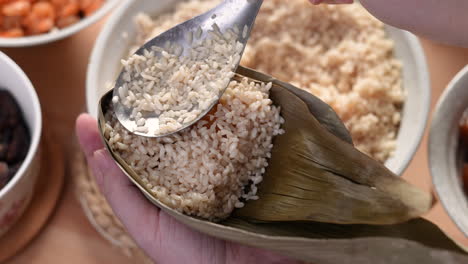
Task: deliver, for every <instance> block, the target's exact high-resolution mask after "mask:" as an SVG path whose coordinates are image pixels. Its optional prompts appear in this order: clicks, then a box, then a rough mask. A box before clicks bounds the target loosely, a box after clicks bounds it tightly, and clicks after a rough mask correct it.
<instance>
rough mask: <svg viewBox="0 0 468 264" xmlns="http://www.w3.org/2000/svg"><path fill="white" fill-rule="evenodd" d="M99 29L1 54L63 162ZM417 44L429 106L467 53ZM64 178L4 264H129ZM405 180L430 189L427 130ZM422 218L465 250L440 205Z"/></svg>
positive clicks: (68, 178) (80, 108)
mask: <svg viewBox="0 0 468 264" xmlns="http://www.w3.org/2000/svg"><path fill="white" fill-rule="evenodd" d="M102 24H103V21H101V22H100V23H98V24H96V25H94V26H92V27H90V28H87V29H86V30H84V31H82V32H80V33H78V34H76V35H74V36H73V37H71V38H68V39H65V40H62V41H59V42H56V43H52V44H48V45H44V46H38V47H31V48H21V49H3V48H2V49H0V50H1V51H3V52H5V53H6V54H8V55H9V56H10V57H12V58H13V59H14V60H15V61H16V62H17V63H18V64H19V65H20V66H21V67H22V68H23V70H24V71H25V72H26V74H27V75H28V76H29V78H30V79H31V81H32V82H33V84H34V86H35V87H36V90H37V92H38V94H39V98H40V101H41V105H42V109H43V116H44V118H45V125H44V130H46V131H47V132H48V133H53V135H54V138H55V139H56V140H57V141H58V142H59V143H60V144H61V145H62V146H63V148H64V154H63V155H65V157H66V160H68V161H70V159H69V157H70V151H71V147H72V146H71V145H72V144H71V142H72V140H73V139H74V121H75V118H76V116H77V115H78V114H79V113H80V112H82V111H84V109H85V108H84V105H85V76H86V68H87V63H88V58H89V56H90V53H91V49H92V47H93V44H94V41H95V39H96V36H97V34H98V33H99V30H100V28H101V27H102ZM422 44H423V46H424V50H425V52H426V56H427V59H428V63H429V68H430V73H431V82H432V106H434V105H435V103H436V101H437V99H438V98H439V96H440V94H441V93H442V91H443V90H444V88H445V86H446V85H447V83H448V82H449V81H450V79H451V78H452V77H453V76H454V75H455V74H456V73H457V72H458V71H459V70H460V69H461V68H462V67H463V66H465V65H466V64H468V49H461V48H454V47H448V46H443V45H439V44H435V43H433V42H431V41H427V40H422ZM67 167H68V168H69V164H67ZM65 177H66V186H65V190H64V192H63V195H62V198H61V200H60V201H59V204H58V206H57V209H56V212H55V213H54V215H52V216H51V219H50V221H49V223H48V224H47V226H46V227H45V228H44V229H43V231H42V232H41V233H40V234H39V236H38V237H36V238H35V239H34V240H33V241H32V243H31V244H30V245H29V246H27V247H26V248H25V249H24V250H23V251H21V252H20V253H19V254H18V255H17V256H15V257H14V258H12V259H10V261H8V263H10V264H20V263H25V264H26V263H28V264H29V263H36V264H41V263H47V264H54V263H68V264H74V263H80V264H81V263H86V264H98V263H99V264H101V263H114V264H120V263H122V264H123V263H132V262H131V261H130V260H129V259H127V258H126V257H124V255H123V254H122V253H121V252H120V251H119V250H118V249H116V248H114V247H112V246H111V245H110V244H109V243H108V242H107V241H106V240H104V239H103V238H101V237H100V236H99V234H98V233H97V232H96V231H95V230H94V229H93V227H92V226H91V225H90V224H89V223H88V221H87V219H86V217H85V215H84V214H83V212H82V210H81V208H80V205H79V204H78V201H77V199H76V198H75V194H74V192H73V188H72V186H71V177H72V175H71V174H70V173H69V169H68V170H67V173H66V175H65ZM404 178H406V179H407V180H409V181H410V182H412V183H413V184H415V185H417V186H419V187H421V188H423V189H425V190H427V191H431V190H432V187H431V178H430V174H429V169H428V161H427V131H426V134H425V136H424V139H423V141H422V143H421V146H420V147H419V149H418V152H417V154H416V156H415V158H414V160H413V161H412V163H411V165H410V166H409V168H408V169H407V170H406V172H405V174H404ZM427 218H428V219H430V220H431V221H433V222H434V223H436V224H437V225H439V226H440V227H441V228H442V229H443V230H445V232H447V233H448V234H449V235H451V236H452V237H453V238H454V239H455V240H457V241H459V242H460V243H462V244H464V245H466V246H468V238H467V237H465V236H464V235H463V234H462V233H461V232H460V231H458V229H457V228H456V226H455V225H454V223H453V222H452V221H451V220H450V218H449V217H448V215H447V214H446V213H445V211H444V209H443V208H442V206H441V205H440V203H437V205H436V206H435V207H434V209H432V211H431V212H430V213H429V214H428V215H427Z"/></svg>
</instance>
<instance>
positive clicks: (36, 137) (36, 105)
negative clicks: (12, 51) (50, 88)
mask: <svg viewBox="0 0 468 264" xmlns="http://www.w3.org/2000/svg"><path fill="white" fill-rule="evenodd" d="M0 61H3V62H4V63H5V64H6V65H8V66H9V67H10V68H12V69H13V70H14V71H15V72H16V74H17V75H18V76H19V77H20V78H21V80H22V81H23V83H24V84H25V87H26V89H27V91H28V94H29V96H30V97H31V101H32V108H33V109H34V117H33V118H34V120H37V122H36V126H35V127H31V129H30V130H31V131H30V135H31V144H30V145H29V149H28V154H27V155H26V158H25V159H24V161H23V163H22V164H21V166H20V168H19V169H18V171H17V172H16V173H15V175H14V176H13V178H12V179H11V180H10V181H9V182H8V183H7V184H6V185H5V186H4V187H3V188H2V189H0V199H1V198H2V197H3V196H4V195H5V194H6V193H8V192H9V191H10V190H11V189H13V187H14V186H15V185H16V184H17V183H18V181H19V180H20V178H21V177H22V176H23V175H24V173H25V171H26V169H27V167H28V166H29V165H30V164H31V162H32V161H33V159H34V158H35V156H36V154H37V149H38V147H39V142H40V140H41V134H42V112H41V104H40V102H39V97H38V96H37V93H36V90H35V89H34V86H33V85H32V83H31V80H29V78H28V76H27V75H26V73H24V71H23V70H22V69H21V68H20V67H19V66H18V64H16V63H15V62H14V61H13V60H12V59H11V58H10V57H8V56H7V55H6V54H5V53H3V52H1V51H0ZM20 107H22V106H20Z"/></svg>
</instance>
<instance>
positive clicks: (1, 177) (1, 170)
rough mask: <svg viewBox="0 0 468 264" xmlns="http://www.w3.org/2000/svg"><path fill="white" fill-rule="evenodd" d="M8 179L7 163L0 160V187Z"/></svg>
mask: <svg viewBox="0 0 468 264" xmlns="http://www.w3.org/2000/svg"><path fill="white" fill-rule="evenodd" d="M9 179H10V177H9V175H8V164H6V163H5V162H1V161H0V189H1V188H3V187H4V186H5V185H6V184H7V182H8V180H9Z"/></svg>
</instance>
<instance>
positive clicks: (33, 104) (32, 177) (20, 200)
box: [0, 52, 42, 236]
mask: <svg viewBox="0 0 468 264" xmlns="http://www.w3.org/2000/svg"><path fill="white" fill-rule="evenodd" d="M0 88H1V89H6V90H8V91H10V93H11V94H12V95H13V97H14V98H15V99H16V101H17V103H18V104H19V107H20V108H21V110H22V111H23V117H24V119H25V121H26V123H27V125H28V128H29V131H30V135H31V145H30V146H29V150H28V154H27V155H26V158H25V160H24V161H23V164H22V165H21V167H20V168H19V170H18V172H17V173H16V174H15V175H14V176H13V178H12V179H11V180H10V181H9V182H8V183H7V185H6V186H4V187H3V188H2V189H0V236H1V235H2V234H4V233H5V232H6V231H7V230H8V229H9V228H10V227H11V226H13V224H14V223H15V222H16V220H18V219H19V217H20V216H21V215H22V213H23V212H24V210H25V209H26V207H27V206H28V204H29V202H30V201H31V198H32V196H33V193H34V185H35V182H36V179H37V175H38V174H39V164H40V160H39V155H38V149H39V142H40V139H41V131H42V115H41V106H40V104H39V99H38V97H37V94H36V91H35V90H34V87H33V85H32V84H31V82H30V81H29V79H28V77H27V76H26V74H25V73H24V72H23V71H22V70H21V68H20V67H19V66H18V65H16V63H15V62H14V61H13V60H11V59H10V58H9V57H8V56H6V55H5V54H4V53H2V52H0Z"/></svg>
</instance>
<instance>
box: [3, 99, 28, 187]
mask: <svg viewBox="0 0 468 264" xmlns="http://www.w3.org/2000/svg"><path fill="white" fill-rule="evenodd" d="M29 144H30V136H29V131H28V128H27V126H26V123H25V122H24V119H23V115H22V112H21V109H20V108H19V106H18V104H17V103H16V101H15V99H14V98H13V96H12V95H11V94H10V93H9V92H8V91H5V90H0V189H1V188H3V187H4V186H5V185H6V184H7V183H8V181H9V180H11V178H13V176H14V175H15V174H16V172H17V171H18V169H19V167H20V166H21V164H22V162H23V160H24V158H25V157H26V155H27V153H28V149H29Z"/></svg>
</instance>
